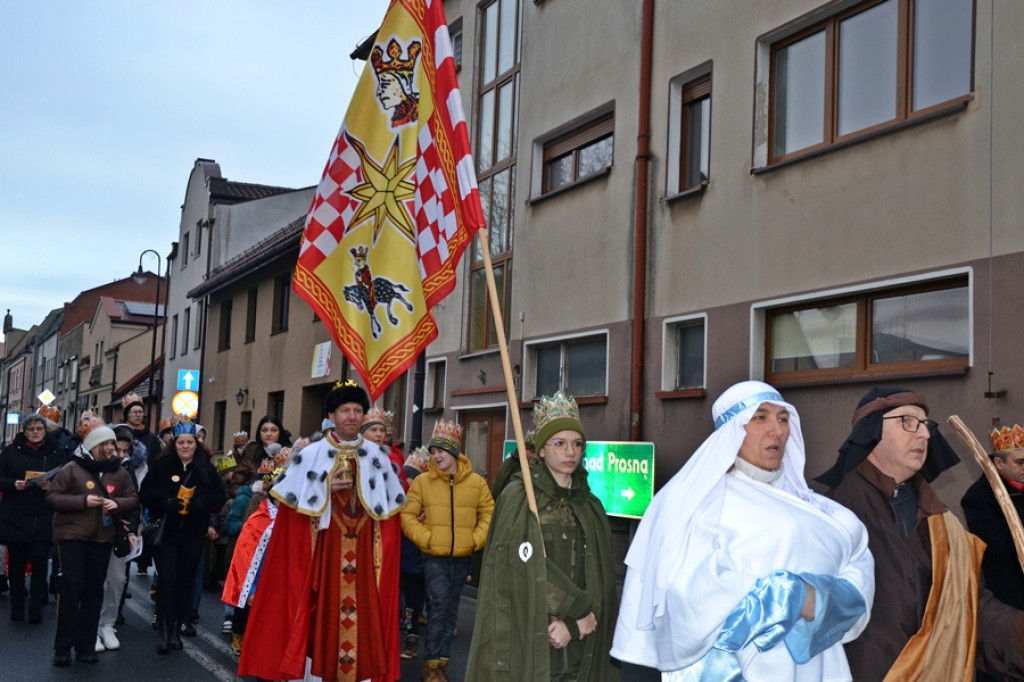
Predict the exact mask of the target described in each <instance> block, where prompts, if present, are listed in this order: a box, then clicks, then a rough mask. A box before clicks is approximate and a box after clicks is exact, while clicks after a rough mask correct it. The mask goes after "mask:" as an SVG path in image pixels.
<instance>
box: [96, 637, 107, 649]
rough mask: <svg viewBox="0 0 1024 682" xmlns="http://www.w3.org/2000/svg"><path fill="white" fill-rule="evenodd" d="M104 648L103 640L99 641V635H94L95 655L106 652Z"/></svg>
mask: <svg viewBox="0 0 1024 682" xmlns="http://www.w3.org/2000/svg"><path fill="white" fill-rule="evenodd" d="M106 649H107V648H106V647H105V646H103V640H102V639H100V636H99V635H96V653H98V654H100V653H103V652H104V651H106Z"/></svg>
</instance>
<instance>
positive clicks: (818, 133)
mask: <svg viewBox="0 0 1024 682" xmlns="http://www.w3.org/2000/svg"><path fill="white" fill-rule="evenodd" d="M774 76H775V110H774V111H775V118H774V124H775V140H774V141H775V144H774V149H775V155H776V156H782V155H783V154H788V153H789V152H793V151H796V150H798V149H803V148H804V147H810V146H811V145H815V144H819V143H821V142H822V141H823V140H824V120H825V108H824V107H825V32H824V31H819V32H818V33H815V34H813V35H810V36H808V37H806V38H804V39H803V40H800V41H798V42H796V43H793V44H792V45H789V46H787V47H784V48H782V49H780V50H778V51H777V52H776V53H775V74H774Z"/></svg>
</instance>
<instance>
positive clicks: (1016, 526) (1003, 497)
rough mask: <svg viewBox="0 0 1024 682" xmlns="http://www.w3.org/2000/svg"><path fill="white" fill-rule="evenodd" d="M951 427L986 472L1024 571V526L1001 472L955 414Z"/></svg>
mask: <svg viewBox="0 0 1024 682" xmlns="http://www.w3.org/2000/svg"><path fill="white" fill-rule="evenodd" d="M949 425H950V426H952V427H953V430H954V431H956V432H957V434H959V435H960V437H961V438H962V439H963V441H964V442H965V443H967V447H968V448H970V450H971V452H972V453H973V454H974V459H975V460H977V462H978V464H980V465H981V470H982V471H984V472H985V478H987V479H988V484H989V485H990V486H992V492H994V493H995V494H996V502H998V503H999V508H1000V509H1002V510H1003V516H1005V517H1006V523H1007V524H1009V526H1010V535H1012V536H1013V546H1014V547H1015V548H1016V549H1017V561H1019V562H1020V566H1021V570H1024V526H1022V525H1021V522H1020V517H1019V516H1017V510H1016V509H1014V507H1013V503H1012V502H1011V501H1010V496H1009V494H1007V492H1006V486H1005V485H1003V480H1002V478H1000V476H999V472H998V471H996V468H995V466H994V465H993V464H992V460H990V459H989V456H988V452H987V451H986V450H985V448H983V447H982V446H981V443H979V442H978V439H977V438H975V437H974V432H972V431H971V430H970V429H969V428H967V425H966V424H964V422H963V420H962V419H960V417H958V416H956V415H955V414H954V415H952V416H951V417H950V418H949Z"/></svg>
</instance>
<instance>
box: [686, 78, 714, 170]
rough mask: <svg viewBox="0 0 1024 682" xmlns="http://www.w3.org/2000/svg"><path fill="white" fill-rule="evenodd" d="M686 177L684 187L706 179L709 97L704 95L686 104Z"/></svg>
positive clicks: (708, 139) (709, 116)
mask: <svg viewBox="0 0 1024 682" xmlns="http://www.w3.org/2000/svg"><path fill="white" fill-rule="evenodd" d="M686 109H687V111H686V122H687V126H688V127H687V130H686V131H684V134H685V135H686V179H685V183H686V184H685V187H683V188H682V189H689V188H690V187H696V186H697V185H699V184H701V183H702V182H704V181H705V180H707V179H708V157H709V155H710V145H711V128H710V126H709V125H708V121H709V120H710V118H711V98H710V97H704V98H702V99H699V100H697V101H695V102H691V103H689V104H688V105H687V106H686Z"/></svg>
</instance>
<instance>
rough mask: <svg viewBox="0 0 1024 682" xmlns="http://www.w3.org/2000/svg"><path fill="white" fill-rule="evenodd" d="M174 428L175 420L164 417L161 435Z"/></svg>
mask: <svg viewBox="0 0 1024 682" xmlns="http://www.w3.org/2000/svg"><path fill="white" fill-rule="evenodd" d="M173 428H174V420H173V419H171V418H170V417H164V418H163V419H161V420H160V431H159V432H160V433H163V432H164V431H170V430H171V429H173Z"/></svg>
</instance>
